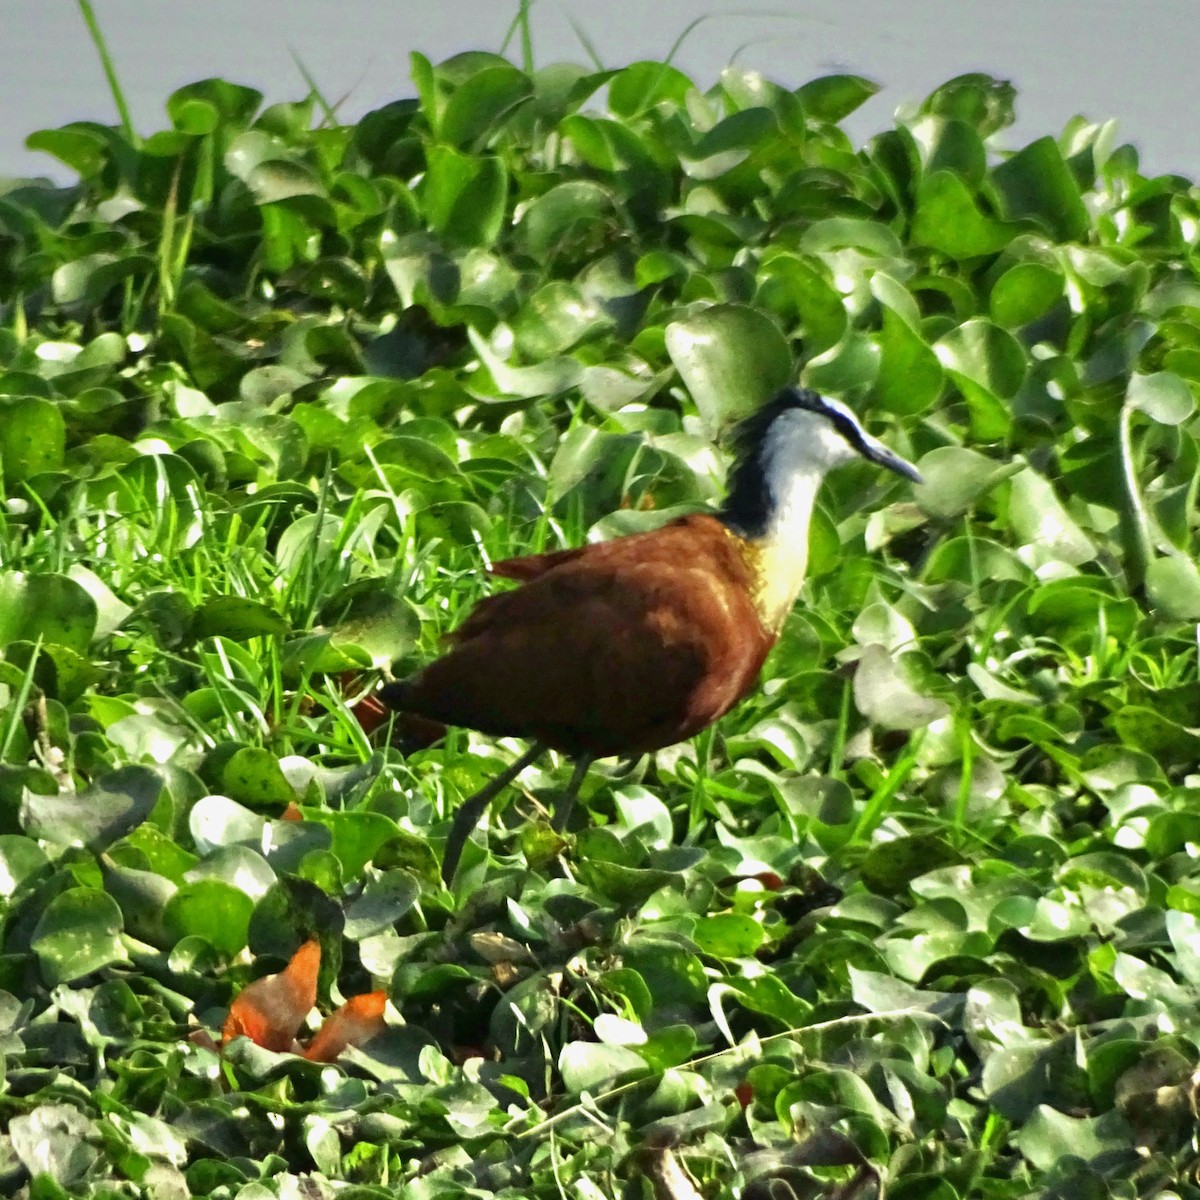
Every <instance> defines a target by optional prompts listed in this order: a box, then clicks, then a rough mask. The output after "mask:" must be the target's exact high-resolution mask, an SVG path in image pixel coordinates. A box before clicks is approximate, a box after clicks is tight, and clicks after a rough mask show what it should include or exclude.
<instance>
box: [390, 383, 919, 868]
mask: <svg viewBox="0 0 1200 1200" xmlns="http://www.w3.org/2000/svg"><path fill="white" fill-rule="evenodd" d="M732 448H733V453H734V459H733V466H732V468H731V470H730V472H729V475H728V481H727V489H726V497H725V500H724V503H723V504H722V505H721V506H720V508H719V509H717V510H716V511H715V512H700V513H690V514H688V515H686V516H682V517H679V518H677V519H675V520H672V521H670V522H669V523H667V524H665V525H663V526H660V527H659V528H657V529H654V530H651V531H649V532H643V533H634V534H628V535H625V536H623V537H616V538H612V539H611V540H609V541H604V542H595V543H589V544H586V545H582V546H576V547H573V548H570V549H565V550H554V551H550V552H547V553H543V554H529V555H523V556H521V557H519V558H509V559H505V560H502V561H497V562H494V563H492V565H491V573H492V574H493V575H497V576H500V577H502V578H505V579H511V580H515V581H517V583H518V584H519V585H520V586H519V587H517V588H515V589H513V590H509V591H504V592H499V593H496V594H494V595H491V596H486V597H484V598H483V599H482V600H480V601H478V602H477V603H476V605H475V606H474V608H473V609H472V610H471V611H470V613H468V615H467V617H466V619H465V620H464V621H463V622H462V623H461V625H459V627H458V628H457V629H456V630H455V631H454V632H453V633H452V634H451V635H450V639H449V640H450V642H451V648H450V649H449V650H448V651H447V652H446V653H445V654H443V655H442V656H441V657H439V658H437V659H435V660H434V661H432V662H431V663H429V664H428V665H427V666H425V667H424V668H422V669H420V670H419V671H417V672H416V673H415V674H414V675H411V676H409V677H408V678H405V679H400V680H396V681H394V682H391V683H388V684H385V685H384V686H383V687H382V688H381V689H380V691H379V693H378V695H379V698H380V699H381V700H382V702H383V703H384V704H385V705H386V706H387V707H388V708H389V709H391V710H393V711H395V712H398V713H404V714H409V715H410V716H416V717H420V718H424V719H426V720H429V721H436V722H441V723H443V724H445V725H455V726H462V727H465V728H468V729H473V730H476V731H478V732H480V733H484V734H488V735H492V736H496V737H519V738H523V739H526V740H528V742H529V743H530V744H529V747H528V749H527V750H526V751H525V752H524V753H523V754H521V755H520V756H519V757H518V758H517V759H516V760H515V761H514V762H513V763H512V764H511V766H509V767H508V768H507V769H506V770H505V771H503V772H502V773H501V774H499V775H498V776H497V777H496V778H495V779H493V780H492V781H491V782H489V783H488V784H487V786H486V787H484V788H483V789H482V790H481V791H479V792H477V793H475V795H473V796H471V797H469V798H468V799H467V800H465V801H464V802H463V804H462V805H461V806H460V807H459V808H458V810H457V811H456V813H455V817H454V820H453V822H452V825H451V829H450V833H449V835H448V837H447V841H446V846H445V850H444V852H443V857H442V878H443V880H444V881H445V883H446V885H447V886H450V884H451V882H452V881H453V879H454V875H455V872H456V870H457V867H458V862H459V859H460V857H461V855H462V851H463V849H464V847H465V845H466V842H467V840H468V838H469V837H470V835H471V833H472V831H473V830H474V829H475V827H476V826H477V825H478V823H479V820H480V817H481V816H482V815H483V812H484V811H485V809H486V808H487V805H488V804H489V803H490V802H491V800H492V799H493V798H494V797H495V796H496V795H497V794H499V792H500V791H501V790H503V788H505V787H507V786H508V784H509V783H511V782H512V780H514V779H515V778H516V777H517V776H518V775H519V774H520V773H521V771H523V770H524V769H525V768H526V767H528V766H529V765H530V764H531V763H533V762H535V761H536V760H537V759H538V758H539V757H541V755H542V754H544V753H545V752H546V751H547V750H550V749H552V750H557V751H560V752H562V753H564V754H566V755H568V756H571V757H573V758H574V760H575V768H574V771H573V773H572V776H571V780H570V783H569V784H568V786H567V790H566V792H565V794H564V795H563V796H562V798H561V799H560V801H559V803H558V804H557V805H556V806H555V816H554V826H555V828H556V829H559V830H561V829H563V828H565V826H566V822H567V818H568V816H569V814H570V812H571V808H572V805H573V804H574V801H575V796H576V794H577V793H578V791H579V788H580V787H581V785H582V783H583V780H584V778H585V776H586V773H587V770H588V768H589V767H590V765H591V764H592V762H593V761H594V760H596V759H598V758H606V757H610V756H620V757H622V758H636V757H640V756H641V755H643V754H647V753H650V752H652V751H655V750H660V749H663V748H664V747H666V746H671V745H674V744H675V743H677V742H681V741H685V740H686V739H688V738H690V737H692V736H693V735H694V734H696V733H699V732H700V731H701V730H703V729H705V728H707V727H708V726H709V725H711V724H712V723H713V722H714V721H716V720H718V719H719V718H720V717H722V716H723V715H724V714H725V713H727V712H728V711H729V710H730V709H731V708H732V707H733V706H734V705H735V704H736V703H737V702H738V701H739V700H741V699H742V697H743V696H745V695H746V694H747V693H748V692H749V691H751V690H752V688H753V687H754V684H755V682H756V680H757V678H758V674H759V671H760V670H761V668H762V665H763V661H764V660H765V659H766V657H767V653H768V652H769V651H770V649H771V647H772V646H773V645H774V644H775V642H776V640H777V639H778V637H779V633H780V630H781V629H782V627H783V623H784V620H785V619H786V617H787V615H788V613H789V612H790V611H791V608H792V605H793V604H794V602H795V600H796V598H797V596H798V594H799V591H800V588H801V586H802V584H803V582H804V577H805V570H806V567H807V562H808V533H809V525H810V521H811V517H812V511H813V505H814V503H815V500H816V496H817V492H818V490H819V488H820V486H821V482H822V480H823V479H824V478H825V476H826V474H828V472H830V471H832V470H834V469H835V468H837V467H840V466H842V465H844V464H846V463H850V462H853V461H855V460H857V459H859V458H862V459H866V460H867V461H868V462H871V463H874V464H876V465H877V466H880V467H883V468H885V469H887V470H889V471H893V472H895V473H897V474H898V475H901V476H903V477H904V478H906V479H909V480H912V481H913V482H916V483H919V482H921V476H920V474H919V472H918V471H917V469H916V467H914V466H913V465H912V464H911V463H909V462H907V461H905V460H904V459H903V458H901V457H900V456H899V455H898V454H896V453H895V452H894V451H892V450H890V449H889V448H888V447H887V446H885V445H884V444H883V442H881V441H879V440H878V439H877V438H875V437H872V436H871V435H870V434H869V433H867V432H866V430H865V429H864V428H863V426H862V423H861V422H860V420H859V419H858V417H857V416H856V415H855V413H854V412H853V410H851V409H850V408H849V407H848V406H847V405H846V404H844V403H843V402H842V401H840V400H837V399H834V398H831V397H828V396H823V395H821V394H819V393H818V392H816V391H813V390H812V389H809V388H803V387H798V386H792V387H788V388H785V389H783V390H782V391H781V392H779V393H778V394H777V395H775V396H774V397H773V398H772V399H771V400H769V401H768V402H767V403H766V404H764V405H763V406H761V407H760V408H759V409H758V410H757V411H755V412H754V413H752V414H751V415H750V416H748V417H746V418H745V419H744V420H742V421H741V422H740V423H739V424H738V425H737V426H736V428H735V429H734V431H733V437H732Z"/></svg>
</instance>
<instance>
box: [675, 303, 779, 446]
mask: <svg viewBox="0 0 1200 1200" xmlns="http://www.w3.org/2000/svg"><path fill="white" fill-rule="evenodd" d="M666 345H667V353H668V354H670V356H671V361H672V362H673V363H674V364H675V368H676V370H677V371H678V372H679V375H680V378H682V380H683V382H684V386H686V387H687V389H688V391H689V392H690V393H691V396H692V399H693V400H694V401H695V402H696V407H697V409H699V411H700V416H701V418H702V419H703V421H704V423H705V425H706V427H707V428H708V430H709V431H710V432H712V433H715V432H716V431H718V430H720V429H723V428H725V427H726V426H728V425H729V424H730V423H731V422H733V421H736V420H739V419H740V418H742V417H745V416H747V415H749V414H750V413H752V412H754V411H755V410H756V409H758V408H760V407H761V406H762V405H763V404H765V403H766V402H767V401H768V400H769V399H770V398H771V397H772V396H773V395H775V393H776V392H778V391H779V390H780V389H781V388H782V387H784V386H785V385H786V384H787V383H788V382H789V380H790V378H791V376H792V369H793V368H792V355H791V351H790V350H789V349H788V344H787V341H786V339H785V338H784V336H783V334H781V333H780V332H779V329H778V327H777V326H776V325H775V324H774V323H773V322H772V321H771V320H770V319H769V318H767V317H765V316H763V315H762V314H761V313H759V312H757V311H755V310H754V309H752V308H747V307H745V306H743V305H739V304H715V305H713V306H712V307H711V308H706V309H705V310H704V311H703V312H701V313H698V314H697V315H696V316H694V317H687V318H685V319H683V320H681V321H673V322H671V324H670V325H668V326H667V329H666Z"/></svg>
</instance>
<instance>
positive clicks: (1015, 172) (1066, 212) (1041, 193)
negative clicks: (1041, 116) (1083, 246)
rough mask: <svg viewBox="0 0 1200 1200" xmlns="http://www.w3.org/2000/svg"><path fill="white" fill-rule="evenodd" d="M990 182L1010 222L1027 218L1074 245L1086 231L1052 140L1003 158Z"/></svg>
mask: <svg viewBox="0 0 1200 1200" xmlns="http://www.w3.org/2000/svg"><path fill="white" fill-rule="evenodd" d="M992 181H993V182H994V183H995V185H996V189H997V190H998V191H999V193H1000V196H1001V199H1002V201H1003V203H1004V208H1005V210H1006V215H1007V216H1008V217H1010V218H1012V219H1013V220H1018V219H1021V218H1031V219H1033V220H1035V221H1037V222H1038V224H1039V225H1041V226H1043V227H1044V228H1045V229H1046V230H1047V231H1048V232H1049V233H1051V234H1053V236H1054V238H1055V240H1057V241H1060V242H1073V241H1078V240H1079V239H1080V238H1082V237H1083V235H1084V232H1085V231H1086V230H1087V228H1088V224H1089V222H1088V213H1087V209H1086V208H1085V207H1084V203H1083V198H1082V197H1081V196H1080V194H1079V184H1078V183H1077V182H1076V180H1075V177H1074V176H1073V175H1072V174H1071V171H1070V168H1069V167H1068V166H1067V164H1066V163H1065V162H1064V161H1063V156H1062V151H1061V150H1059V148H1058V144H1057V143H1056V142H1055V140H1054V139H1053V138H1051V137H1043V138H1038V140H1037V141H1035V142H1031V143H1030V144H1029V145H1028V146H1025V147H1023V148H1022V149H1020V150H1018V151H1017V153H1016V154H1013V155H1011V156H1010V157H1009V158H1006V159H1005V160H1004V161H1003V162H1002V163H1000V164H999V165H998V166H997V167H996V169H995V170H994V171H993V172H992Z"/></svg>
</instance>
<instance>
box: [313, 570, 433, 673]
mask: <svg viewBox="0 0 1200 1200" xmlns="http://www.w3.org/2000/svg"><path fill="white" fill-rule="evenodd" d="M337 603H338V607H341V604H342V603H345V604H346V607H345V608H344V610H343V611H342V613H341V615H340V616H339V617H338V619H337V620H336V622H335V623H334V625H333V627H332V629H331V630H330V633H329V644H330V646H331V647H332V648H333V649H334V650H336V651H339V652H341V653H343V654H346V655H348V656H351V657H354V658H355V659H359V658H365V660H366V661H367V662H368V663H369V664H370V665H372V666H375V667H390V666H391V665H392V663H393V662H395V661H396V660H397V659H398V658H400V657H402V656H403V655H404V654H407V653H408V651H409V650H411V649H412V647H413V645H414V644H415V643H416V640H417V637H418V636H419V634H420V629H421V622H420V618H419V617H418V616H417V614H416V612H415V611H414V610H413V608H412V606H411V605H410V604H408V603H407V602H406V601H405V600H404V599H402V598H401V597H399V596H395V595H393V594H392V593H391V591H390V589H389V588H388V587H387V586H386V585H380V584H379V583H377V582H375V581H371V582H370V583H369V584H366V585H363V586H357V585H356V586H355V587H354V589H353V590H352V591H351V592H350V593H349V595H347V596H344V597H339V598H338V600H337Z"/></svg>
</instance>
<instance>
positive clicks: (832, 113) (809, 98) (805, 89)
mask: <svg viewBox="0 0 1200 1200" xmlns="http://www.w3.org/2000/svg"><path fill="white" fill-rule="evenodd" d="M878 91H879V84H877V83H875V82H874V81H873V80H871V79H866V78H864V77H863V76H862V75H822V76H821V77H820V78H818V79H810V80H809V81H808V83H806V84H804V85H803V86H802V87H800V88H797V89H796V93H795V94H796V97H797V99H798V100H799V101H800V104H801V105H802V107H803V108H804V112H805V114H806V115H807V116H809V117H812V118H813V119H814V120H817V121H833V122H837V121H841V120H843V119H844V118H845V117H848V116H849V115H850V114H851V113H852V112H854V110H855V109H856V108H858V107H860V106H861V105H863V104H865V103H866V102H867V101H868V100H870V98H871V97H872V96H874V95H875V93H876V92H878Z"/></svg>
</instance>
